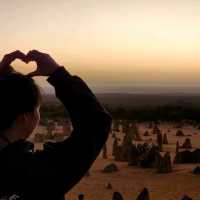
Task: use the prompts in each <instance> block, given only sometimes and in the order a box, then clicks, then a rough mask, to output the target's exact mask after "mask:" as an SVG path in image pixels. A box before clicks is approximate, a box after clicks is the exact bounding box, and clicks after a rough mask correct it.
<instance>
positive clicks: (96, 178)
mask: <svg viewBox="0 0 200 200" xmlns="http://www.w3.org/2000/svg"><path fill="white" fill-rule="evenodd" d="M156 126H157V127H158V128H159V130H160V132H161V134H165V133H166V135H167V138H168V144H163V147H162V148H163V149H162V152H161V154H164V153H165V152H170V155H171V161H172V171H171V172H168V173H158V172H157V170H156V169H155V168H141V167H140V166H130V165H129V164H128V162H125V161H124V162H121V161H116V160H115V159H114V157H113V155H112V151H113V142H114V137H113V133H114V134H115V135H116V136H117V138H119V139H121V141H122V140H123V137H124V135H125V134H124V133H123V132H122V131H123V127H122V125H119V128H118V129H119V130H118V131H114V130H112V132H111V134H110V136H109V139H108V141H107V144H106V146H107V153H106V154H107V158H103V157H104V156H103V152H101V154H100V155H99V157H98V158H97V160H96V161H95V163H94V164H93V166H92V167H91V169H90V171H89V173H88V174H87V175H86V176H85V177H84V178H83V179H82V180H81V181H80V183H79V184H77V185H76V186H75V187H74V188H73V189H72V190H71V191H70V192H69V193H68V194H67V195H66V198H67V199H78V195H79V194H84V196H85V199H87V200H99V199H102V200H109V199H112V195H113V192H116V191H117V192H120V193H121V194H122V196H123V198H124V199H125V200H133V199H136V198H137V196H138V194H139V193H140V192H141V191H142V190H143V188H147V189H148V191H149V196H150V199H153V200H177V199H180V200H181V199H182V198H183V197H184V195H187V196H188V197H190V198H191V199H193V200H199V199H200V193H199V183H200V176H199V175H197V174H194V173H192V171H193V169H194V168H195V167H196V166H198V163H187V164H174V163H173V161H174V158H175V154H176V143H177V141H179V144H180V146H181V145H183V143H184V141H185V140H186V138H189V139H190V141H191V145H192V148H190V149H189V151H192V150H194V149H196V148H199V146H200V130H199V129H198V127H195V126H192V125H189V124H184V125H181V127H180V125H178V124H175V123H164V122H163V123H161V124H159V125H156ZM137 128H138V133H139V135H140V141H134V140H133V144H134V143H148V144H151V143H154V144H157V135H156V134H153V129H154V127H151V128H149V125H148V123H137ZM177 130H181V131H182V133H183V135H182V136H176V135H177ZM146 131H148V133H149V135H148V136H144V135H145V134H144V133H145V132H146ZM184 150H185V149H182V148H180V151H184ZM109 164H115V165H116V167H117V170H113V172H110V173H103V172H102V170H103V169H104V168H105V166H107V165H109Z"/></svg>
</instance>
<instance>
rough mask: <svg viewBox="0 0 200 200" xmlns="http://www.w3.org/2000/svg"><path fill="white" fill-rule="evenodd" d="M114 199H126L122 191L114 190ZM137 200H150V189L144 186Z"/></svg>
mask: <svg viewBox="0 0 200 200" xmlns="http://www.w3.org/2000/svg"><path fill="white" fill-rule="evenodd" d="M112 200H124V198H123V196H122V194H121V193H120V192H113V195H112ZM136 200H150V196H149V191H148V189H147V188H144V189H143V190H142V192H141V193H140V194H139V195H138V196H137V198H136Z"/></svg>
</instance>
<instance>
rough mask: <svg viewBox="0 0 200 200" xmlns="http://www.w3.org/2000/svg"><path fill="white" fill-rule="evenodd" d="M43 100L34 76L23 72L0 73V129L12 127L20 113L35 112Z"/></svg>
mask: <svg viewBox="0 0 200 200" xmlns="http://www.w3.org/2000/svg"><path fill="white" fill-rule="evenodd" d="M41 100H42V98H41V93H40V90H39V88H38V86H37V85H36V83H35V81H34V80H33V79H32V78H30V77H28V76H26V75H23V74H21V73H9V74H6V75H0V131H5V130H6V129H8V128H10V127H11V126H12V124H13V122H14V121H15V119H16V117H17V116H18V115H20V114H24V113H29V112H33V111H34V109H35V108H36V107H37V105H39V104H40V102H41Z"/></svg>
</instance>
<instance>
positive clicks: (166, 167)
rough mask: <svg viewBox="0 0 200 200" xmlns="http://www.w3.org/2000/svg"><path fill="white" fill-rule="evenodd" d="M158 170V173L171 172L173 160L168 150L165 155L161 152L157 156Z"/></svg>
mask: <svg viewBox="0 0 200 200" xmlns="http://www.w3.org/2000/svg"><path fill="white" fill-rule="evenodd" d="M156 168H157V172H158V173H170V172H172V162H171V156H170V153H169V152H166V153H165V154H164V156H161V155H160V154H159V156H158V158H157V166H156Z"/></svg>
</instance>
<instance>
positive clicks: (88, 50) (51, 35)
mask: <svg viewBox="0 0 200 200" xmlns="http://www.w3.org/2000/svg"><path fill="white" fill-rule="evenodd" d="M0 9H1V10H0V13H1V14H0V16H1V17H0V27H1V37H0V44H1V48H0V55H1V57H2V56H3V55H4V54H5V53H8V52H10V51H13V50H15V49H20V50H22V51H24V52H25V53H27V52H28V51H29V50H31V49H38V50H41V51H45V52H48V53H49V54H51V55H52V56H53V57H54V58H55V59H56V61H57V62H58V63H60V64H61V65H64V66H65V67H66V68H67V69H69V71H70V72H71V73H72V74H77V75H80V76H81V77H82V78H83V79H84V80H86V81H87V83H88V84H89V85H90V86H91V87H92V88H94V89H95V90H96V91H101V92H106V91H108V90H109V91H110V90H113V91H114V90H115V89H116V88H118V91H119V88H121V90H123V91H124V90H126V88H134V87H146V88H148V87H152V88H153V87H161V88H162V87H163V88H166V87H171V88H176V87H185V88H186V87H195V88H200V1H198V0H168V1H166V0H101V1H97V0H57V1H55V0H43V1H41V0H34V1H29V0H12V1H11V0H0ZM13 65H14V66H16V69H18V70H21V71H22V72H27V71H29V70H32V69H33V66H34V64H30V65H28V66H25V65H24V64H22V63H21V62H15V63H14V64H13ZM37 81H39V82H40V83H41V85H42V86H46V85H45V84H46V82H45V81H44V80H41V79H37Z"/></svg>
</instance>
